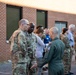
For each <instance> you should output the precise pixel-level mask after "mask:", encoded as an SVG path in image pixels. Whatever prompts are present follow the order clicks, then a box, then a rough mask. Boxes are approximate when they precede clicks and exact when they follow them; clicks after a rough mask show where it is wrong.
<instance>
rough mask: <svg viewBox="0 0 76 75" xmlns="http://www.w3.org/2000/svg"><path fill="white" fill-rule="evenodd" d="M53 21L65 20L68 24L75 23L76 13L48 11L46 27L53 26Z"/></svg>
mask: <svg viewBox="0 0 76 75" xmlns="http://www.w3.org/2000/svg"><path fill="white" fill-rule="evenodd" d="M55 21H65V22H68V25H69V24H75V25H76V15H74V14H67V13H60V12H53V11H48V27H49V28H50V27H52V26H54V25H55Z"/></svg>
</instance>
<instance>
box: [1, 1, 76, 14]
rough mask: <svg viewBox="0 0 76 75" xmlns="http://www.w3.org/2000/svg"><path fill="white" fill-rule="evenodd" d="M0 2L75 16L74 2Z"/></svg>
mask: <svg viewBox="0 0 76 75" xmlns="http://www.w3.org/2000/svg"><path fill="white" fill-rule="evenodd" d="M0 2H4V3H7V4H13V5H19V6H27V7H33V8H37V9H43V10H51V11H58V12H64V13H71V14H76V0H0Z"/></svg>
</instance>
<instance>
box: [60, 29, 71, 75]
mask: <svg viewBox="0 0 76 75" xmlns="http://www.w3.org/2000/svg"><path fill="white" fill-rule="evenodd" d="M67 31H68V29H67V28H63V32H62V34H61V35H60V39H61V40H62V41H63V42H64V44H65V50H64V57H63V63H64V72H65V75H68V73H69V71H70V63H71V62H70V51H71V47H70V45H69V39H68V37H67V33H68V32H67Z"/></svg>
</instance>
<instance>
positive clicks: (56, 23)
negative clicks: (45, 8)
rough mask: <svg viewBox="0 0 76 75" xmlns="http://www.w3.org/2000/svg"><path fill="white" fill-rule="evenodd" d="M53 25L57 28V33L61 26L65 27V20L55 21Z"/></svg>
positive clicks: (60, 30)
mask: <svg viewBox="0 0 76 75" xmlns="http://www.w3.org/2000/svg"><path fill="white" fill-rule="evenodd" d="M55 26H56V27H57V28H58V29H59V34H60V33H61V32H62V28H64V27H67V22H62V21H55Z"/></svg>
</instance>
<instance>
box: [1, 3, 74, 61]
mask: <svg viewBox="0 0 76 75" xmlns="http://www.w3.org/2000/svg"><path fill="white" fill-rule="evenodd" d="M22 16H23V18H26V19H28V20H29V21H30V22H33V23H35V24H36V9H35V8H28V7H23V15H22ZM55 21H67V22H68V25H69V24H71V23H73V24H75V25H76V15H74V14H66V13H60V12H53V11H48V27H49V28H50V27H52V26H54V25H55ZM8 59H10V46H9V44H7V43H6V4H4V3H0V61H6V60H8Z"/></svg>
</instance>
